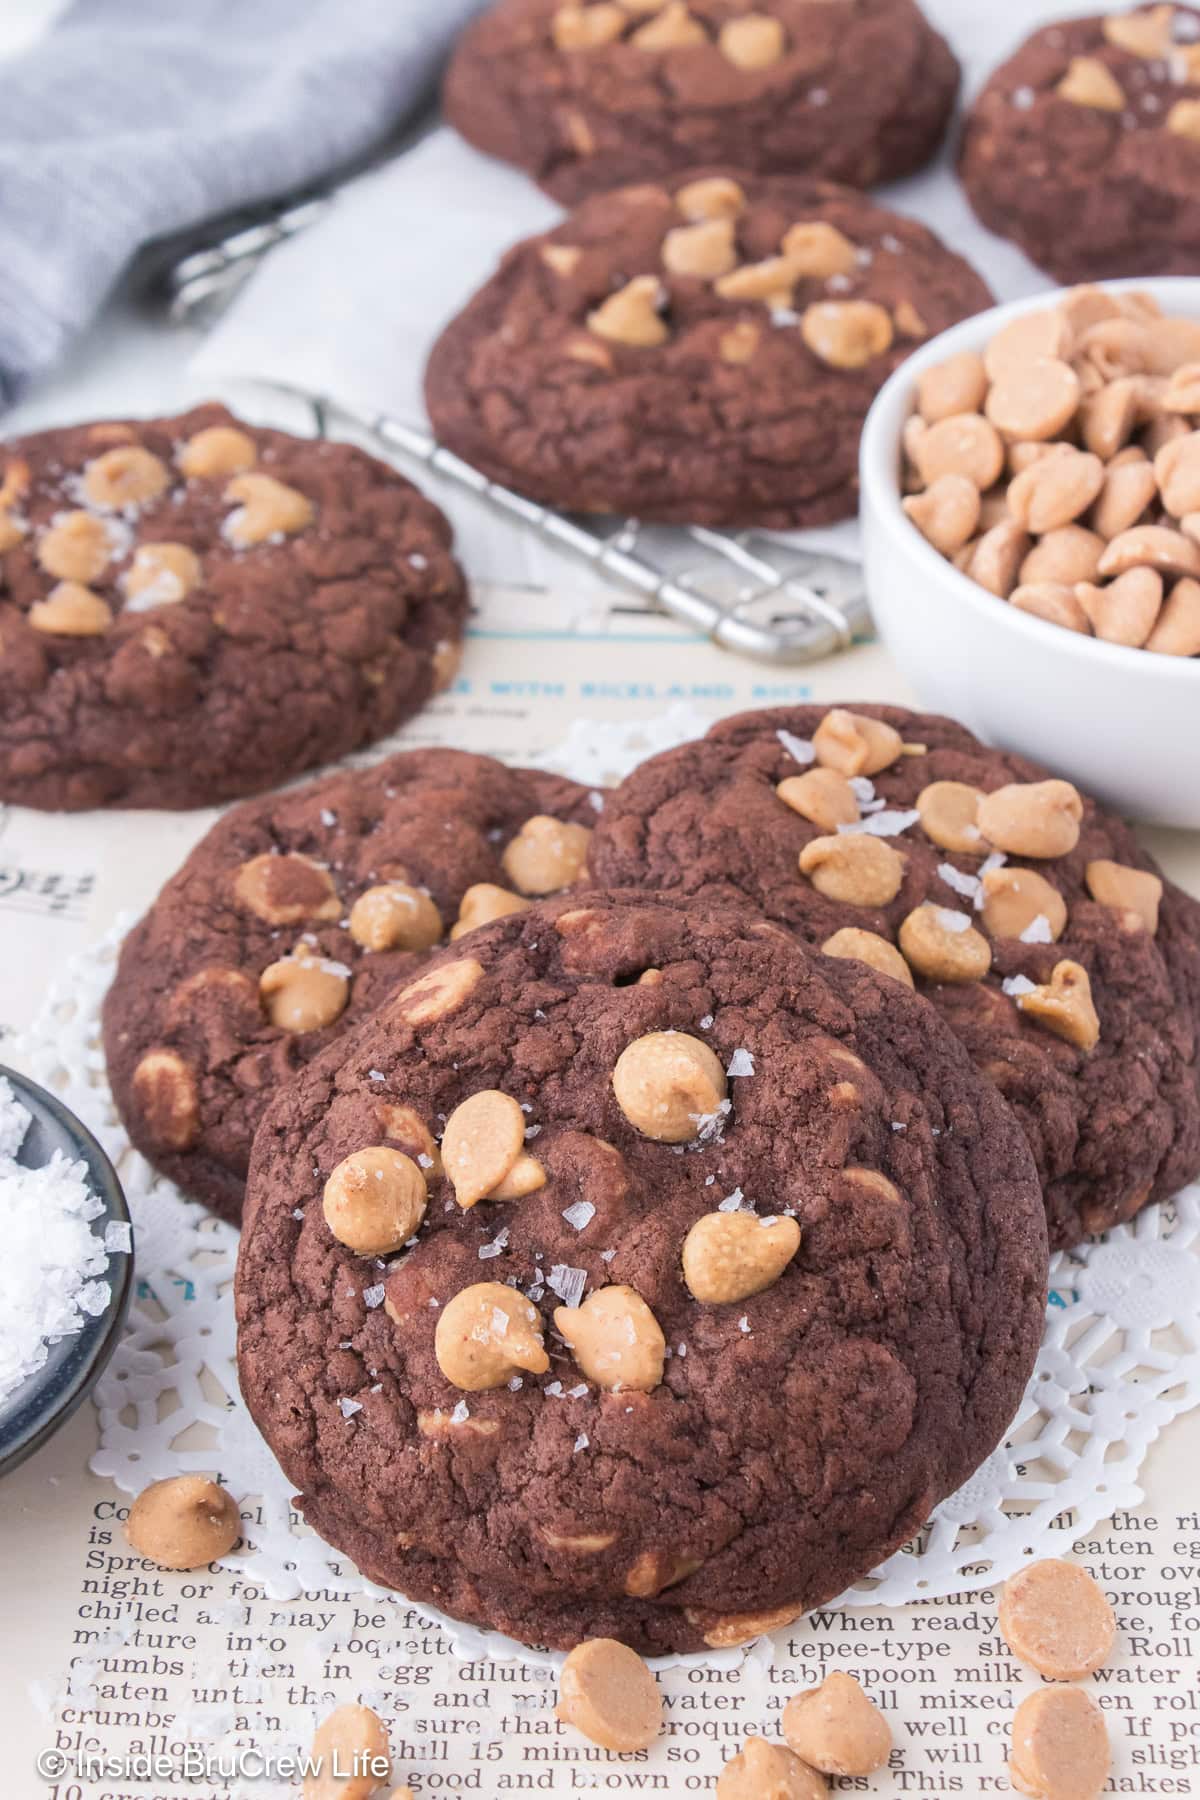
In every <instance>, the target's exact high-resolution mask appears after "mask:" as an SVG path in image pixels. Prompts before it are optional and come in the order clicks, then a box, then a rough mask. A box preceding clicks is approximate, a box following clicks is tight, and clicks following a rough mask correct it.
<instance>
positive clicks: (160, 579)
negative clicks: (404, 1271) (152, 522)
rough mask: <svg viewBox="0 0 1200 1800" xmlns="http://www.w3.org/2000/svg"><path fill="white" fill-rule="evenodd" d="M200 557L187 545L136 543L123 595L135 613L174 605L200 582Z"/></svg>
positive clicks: (127, 571) (183, 598)
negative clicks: (155, 607)
mask: <svg viewBox="0 0 1200 1800" xmlns="http://www.w3.org/2000/svg"><path fill="white" fill-rule="evenodd" d="M200 575H201V568H200V558H199V557H198V556H197V555H196V552H195V551H194V550H189V549H188V547H187V545H186V544H139V545H138V547H137V549H136V550H135V552H134V556H133V561H132V563H131V564H130V565H129V568H128V569H127V570H126V573H125V579H124V584H123V585H124V588H125V596H126V600H127V602H128V603H129V604H130V608H131V610H132V611H134V612H142V611H144V610H145V609H146V608H147V607H151V606H173V605H174V604H175V602H176V601H178V600H185V599H186V598H187V596H188V595H189V594H190V593H191V591H192V589H193V588H194V587H195V586H196V584H197V583H198V582H199V580H200Z"/></svg>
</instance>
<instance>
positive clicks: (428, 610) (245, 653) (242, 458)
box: [0, 406, 466, 810]
mask: <svg viewBox="0 0 1200 1800" xmlns="http://www.w3.org/2000/svg"><path fill="white" fill-rule="evenodd" d="M0 472H2V474H3V485H2V486H0V799H4V800H14V801H18V802H20V803H21V804H22V805H25V806H40V807H46V808H48V809H52V810H59V809H63V810H76V809H79V808H83V807H91V806H170V807H183V806H207V805H210V804H212V803H213V802H216V801H219V800H227V799H230V798H231V797H233V796H235V795H239V794H245V793H251V792H253V791H255V790H256V789H259V788H265V787H270V786H272V785H273V784H275V783H276V782H279V781H282V780H283V779H284V778H285V777H287V776H290V775H295V774H297V773H298V772H299V771H300V770H302V769H307V768H311V767H312V766H313V765H314V764H317V763H321V762H325V761H327V760H331V759H333V758H336V757H339V756H343V755H345V754H346V752H347V751H350V750H354V749H356V748H358V746H360V745H362V744H367V743H370V742H371V741H372V740H373V739H375V738H379V737H383V736H384V735H385V734H386V733H387V732H389V731H391V730H392V729H393V728H394V727H395V726H396V725H398V724H399V723H400V722H401V720H403V719H405V718H407V717H408V715H409V714H410V713H413V712H415V711H416V710H417V708H418V707H419V706H421V705H423V703H424V702H425V701H426V700H427V699H428V698H429V696H430V694H431V693H432V692H433V691H434V689H435V688H436V687H437V686H438V685H439V683H442V682H444V681H446V680H448V679H449V677H450V674H451V673H452V671H453V666H454V659H455V656H456V654H457V648H458V642H459V639H460V637H461V634H462V630H463V624H464V619H465V614H466V594H465V590H464V587H463V580H462V576H461V574H460V573H459V570H458V567H457V565H456V564H455V562H454V560H453V558H452V556H451V554H450V528H449V526H448V525H447V523H446V521H445V519H444V518H443V517H442V515H441V513H440V512H438V510H437V509H436V507H434V506H432V505H431V504H430V502H429V501H428V500H426V499H424V498H423V496H422V495H421V494H419V493H418V492H417V490H416V488H414V487H413V486H411V484H410V483H409V482H407V481H405V480H404V479H403V478H402V477H401V476H400V475H398V474H396V472H395V470H394V469H390V468H389V467H388V466H387V465H386V464H385V463H381V462H376V461H375V460H374V458H372V457H369V456H365V455H364V454H363V452H362V451H361V450H356V449H353V448H352V447H351V446H350V445H348V444H335V443H328V442H326V441H324V440H321V439H310V438H295V437H289V436H288V435H287V434H286V433H285V432H282V431H269V430H266V429H264V428H262V427H260V426H250V425H245V424H242V423H240V422H238V421H236V420H234V419H233V418H232V417H231V416H230V414H229V413H227V412H226V411H225V409H224V408H223V407H220V406H202V407H197V408H196V409H195V410H194V411H193V412H189V413H185V414H183V416H182V417H180V418H176V419H138V420H129V421H125V422H122V423H118V424H103V425H77V426H72V427H70V428H68V429H64V430H58V431H43V432H40V433H39V434H38V435H37V436H35V437H27V438H17V439H14V440H13V441H12V442H11V443H9V444H7V445H4V446H0Z"/></svg>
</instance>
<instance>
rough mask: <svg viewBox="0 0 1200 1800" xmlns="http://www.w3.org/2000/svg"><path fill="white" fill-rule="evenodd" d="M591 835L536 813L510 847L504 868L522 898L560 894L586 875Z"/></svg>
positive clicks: (505, 857) (586, 831)
mask: <svg viewBox="0 0 1200 1800" xmlns="http://www.w3.org/2000/svg"><path fill="white" fill-rule="evenodd" d="M591 835H592V834H591V832H590V831H589V830H588V828H587V826H586V825H570V824H565V823H564V822H563V820H561V819H554V818H551V817H550V815H549V814H548V813H536V814H535V815H534V817H533V818H532V819H526V821H525V823H524V824H523V825H522V827H521V829H520V831H518V833H517V835H516V837H515V838H513V839H512V840H511V842H510V843H509V844H507V845H506V847H505V851H504V855H503V856H502V857H501V858H500V862H501V866H502V867H503V869H504V873H505V874H506V875H507V876H508V878H509V880H510V881H511V882H512V884H513V886H514V887H515V888H517V889H518V891H519V892H520V893H522V894H534V895H537V894H553V893H557V891H558V890H559V888H565V887H570V885H571V883H572V882H574V881H578V879H579V877H580V876H581V875H582V873H583V871H584V869H585V867H586V865H587V853H588V844H589V843H590V841H591Z"/></svg>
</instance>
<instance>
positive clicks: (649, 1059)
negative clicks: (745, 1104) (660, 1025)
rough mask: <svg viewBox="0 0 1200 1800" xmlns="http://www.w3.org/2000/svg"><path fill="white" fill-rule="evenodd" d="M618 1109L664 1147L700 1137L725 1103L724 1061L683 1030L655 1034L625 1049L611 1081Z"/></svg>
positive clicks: (636, 1126) (648, 1034)
mask: <svg viewBox="0 0 1200 1800" xmlns="http://www.w3.org/2000/svg"><path fill="white" fill-rule="evenodd" d="M612 1084H613V1093H614V1094H615V1095H616V1099H617V1105H618V1106H619V1107H620V1108H621V1111H622V1112H623V1113H624V1114H625V1117H626V1118H627V1119H628V1120H629V1123H630V1124H631V1125H632V1126H633V1127H634V1128H635V1130H637V1131H640V1132H642V1133H643V1135H644V1136H646V1137H648V1138H654V1139H655V1140H656V1141H657V1142H658V1143H661V1144H683V1143H687V1142H689V1141H690V1140H691V1139H693V1138H696V1137H698V1136H699V1135H700V1132H701V1130H702V1128H703V1125H704V1122H705V1120H707V1119H710V1118H712V1117H713V1116H714V1115H715V1114H716V1112H717V1109H718V1107H720V1105H721V1104H722V1102H723V1101H724V1099H725V1096H726V1092H727V1084H726V1080H725V1071H724V1069H723V1068H722V1067H721V1063H720V1059H719V1058H718V1057H717V1056H716V1054H715V1053H714V1051H713V1050H712V1049H711V1048H710V1047H709V1045H708V1044H705V1043H702V1042H701V1040H700V1039H699V1038H695V1037H692V1036H690V1034H689V1033H687V1032H683V1031H652V1032H649V1033H647V1035H646V1036H645V1037H640V1038H635V1039H634V1041H633V1043H632V1044H627V1045H626V1047H625V1049H624V1050H622V1052H621V1054H620V1056H619V1057H618V1058H617V1061H616V1066H615V1067H614V1069H613V1076H612Z"/></svg>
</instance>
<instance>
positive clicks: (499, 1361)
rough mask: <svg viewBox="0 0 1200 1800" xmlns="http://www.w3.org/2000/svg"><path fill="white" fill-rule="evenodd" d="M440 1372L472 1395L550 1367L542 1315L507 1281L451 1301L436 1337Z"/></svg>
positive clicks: (482, 1283)
mask: <svg viewBox="0 0 1200 1800" xmlns="http://www.w3.org/2000/svg"><path fill="white" fill-rule="evenodd" d="M433 1350H434V1355H435V1356H436V1357H437V1364H438V1368H439V1369H440V1370H441V1371H442V1374H443V1375H444V1376H445V1377H446V1380H447V1381H451V1382H453V1383H454V1386H455V1387H457V1388H462V1389H463V1390H464V1391H465V1392H466V1393H473V1394H478V1393H484V1392H485V1391H486V1390H488V1389H489V1388H498V1387H503V1386H504V1384H505V1383H506V1382H508V1381H511V1380H512V1378H513V1376H514V1375H515V1374H516V1373H517V1371H518V1370H519V1369H522V1370H524V1371H525V1372H526V1374H529V1375H544V1374H545V1372H546V1370H547V1369H548V1368H549V1367H550V1358H549V1357H548V1356H547V1354H546V1349H545V1345H544V1343H543V1341H542V1321H541V1318H540V1316H539V1314H538V1309H537V1307H536V1306H534V1305H533V1304H532V1302H531V1301H529V1300H526V1298H525V1296H524V1294H521V1293H518V1292H517V1290H516V1289H515V1288H510V1287H508V1286H506V1285H505V1283H504V1282H502V1281H479V1282H475V1283H474V1284H473V1285H472V1286H471V1287H465V1288H463V1289H461V1291H460V1292H459V1293H457V1294H455V1296H454V1298H453V1299H452V1300H449V1301H447V1303H446V1305H445V1306H444V1307H443V1308H442V1310H441V1313H440V1314H439V1316H438V1322H437V1329H436V1331H435V1332H434V1337H433Z"/></svg>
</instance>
